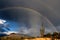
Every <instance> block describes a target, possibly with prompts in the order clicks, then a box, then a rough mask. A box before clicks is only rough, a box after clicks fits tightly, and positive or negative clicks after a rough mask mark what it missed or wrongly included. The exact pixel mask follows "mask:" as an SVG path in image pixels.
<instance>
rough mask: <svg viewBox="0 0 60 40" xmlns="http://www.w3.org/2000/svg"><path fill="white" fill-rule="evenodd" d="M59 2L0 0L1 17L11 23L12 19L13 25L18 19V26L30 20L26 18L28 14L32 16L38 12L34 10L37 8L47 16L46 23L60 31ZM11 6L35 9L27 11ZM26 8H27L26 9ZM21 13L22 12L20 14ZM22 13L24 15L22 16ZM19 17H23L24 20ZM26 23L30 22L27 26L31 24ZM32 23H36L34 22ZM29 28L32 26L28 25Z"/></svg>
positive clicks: (41, 13) (58, 0)
mask: <svg viewBox="0 0 60 40" xmlns="http://www.w3.org/2000/svg"><path fill="white" fill-rule="evenodd" d="M59 4H60V0H0V17H1V19H4V20H7V21H8V23H10V24H11V22H12V21H14V22H13V24H12V25H14V24H15V23H16V22H17V21H18V23H16V25H17V24H18V26H20V24H21V26H22V25H25V24H24V22H25V23H26V21H27V20H28V19H27V20H26V18H28V17H26V16H28V15H30V16H31V15H32V14H34V13H36V12H32V11H33V10H35V11H37V12H38V13H40V15H43V16H44V17H46V18H47V19H46V18H45V19H44V20H45V22H44V23H45V25H48V26H50V27H49V28H51V27H52V28H53V29H54V30H58V31H60V29H59V28H60V5H59ZM11 7H23V8H29V9H33V10H32V11H30V10H29V11H27V10H26V9H20V8H15V9H14V8H11ZM6 8H8V9H6ZM1 10H2V11H1ZM4 10H5V11H4ZM24 10H26V11H24ZM19 11H20V12H19ZM17 12H18V13H17ZM24 13H25V14H24ZM28 13H29V14H28ZM30 13H32V14H30ZM38 13H37V14H38ZM19 14H20V16H19ZM23 14H24V15H23ZM13 15H14V16H13ZM22 15H23V16H24V17H22ZM19 17H22V19H23V20H22V19H21V18H19ZM25 17H26V18H25ZM24 18H25V19H24ZM30 18H31V19H33V18H32V17H30ZM30 18H29V19H30ZM16 19H18V20H16ZM19 19H20V20H19ZM24 20H25V21H24ZM19 21H20V22H19ZM35 21H36V20H35ZM38 21H39V18H38ZM46 21H47V22H46ZM36 22H37V21H36ZM39 22H40V21H39ZM31 23H32V22H31ZM26 24H28V25H26V26H27V27H28V26H30V25H29V23H28V22H27V23H26ZM32 24H34V22H33V23H32ZM32 26H33V25H32ZM23 28H24V27H23ZM28 28H30V27H28ZM33 28H35V27H33ZM38 28H39V27H38ZM38 28H37V29H38ZM46 28H48V27H46ZM26 30H28V29H26ZM31 30H32V29H31ZM46 30H47V31H48V29H46ZM29 31H30V29H29ZM48 32H49V31H48ZM30 33H31V32H30Z"/></svg>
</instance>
